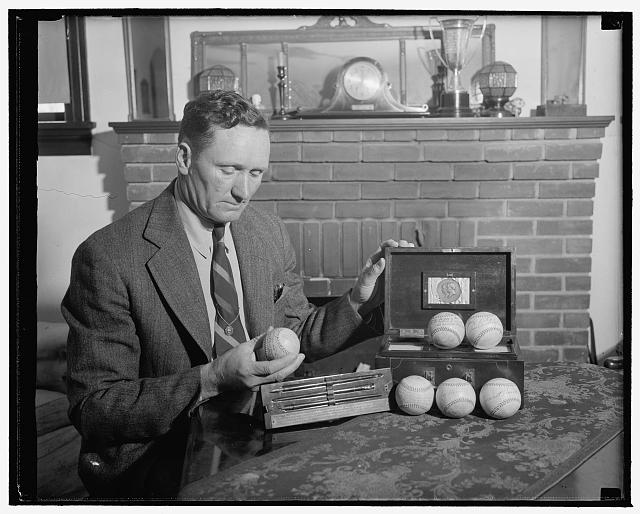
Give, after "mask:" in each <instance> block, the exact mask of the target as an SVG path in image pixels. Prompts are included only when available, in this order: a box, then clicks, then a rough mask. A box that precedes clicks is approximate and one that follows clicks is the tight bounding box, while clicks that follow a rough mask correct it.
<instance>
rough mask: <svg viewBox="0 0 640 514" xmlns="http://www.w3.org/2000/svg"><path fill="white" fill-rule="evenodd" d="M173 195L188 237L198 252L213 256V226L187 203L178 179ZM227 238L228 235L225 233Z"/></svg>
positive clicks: (227, 225)
mask: <svg viewBox="0 0 640 514" xmlns="http://www.w3.org/2000/svg"><path fill="white" fill-rule="evenodd" d="M173 196H174V197H175V199H176V204H177V205H178V214H179V215H180V220H181V221H182V225H183V226H184V229H185V232H186V233H187V238H188V239H189V242H190V243H191V246H193V247H194V248H195V249H196V250H197V251H198V253H200V254H201V255H202V256H203V257H205V258H207V259H208V258H209V257H210V256H211V247H212V242H213V241H212V238H211V232H212V230H213V227H212V226H211V225H209V224H207V223H206V222H205V221H204V220H203V219H202V218H200V217H199V216H198V215H197V214H196V213H195V212H193V211H192V210H191V208H190V207H189V206H188V205H187V204H186V203H185V201H184V200H183V199H182V196H181V195H180V189H179V188H178V183H177V181H176V182H175V184H174V186H173ZM228 228H229V223H228V222H227V223H225V234H226V233H227V232H228V230H226V229H228ZM225 238H226V235H225Z"/></svg>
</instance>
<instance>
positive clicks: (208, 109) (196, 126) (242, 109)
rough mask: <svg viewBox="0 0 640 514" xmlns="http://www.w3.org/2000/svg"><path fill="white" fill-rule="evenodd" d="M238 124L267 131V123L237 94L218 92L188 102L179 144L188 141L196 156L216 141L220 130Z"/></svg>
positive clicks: (256, 110) (181, 125)
mask: <svg viewBox="0 0 640 514" xmlns="http://www.w3.org/2000/svg"><path fill="white" fill-rule="evenodd" d="M236 125H244V126H246V127H256V128H262V129H265V130H267V129H268V124H267V120H266V119H265V118H264V117H263V116H262V113H261V112H260V111H259V110H258V109H256V108H255V107H254V106H253V104H252V103H251V102H249V101H248V100H247V99H246V98H244V97H243V96H241V95H239V94H238V93H235V92H234V91H224V90H222V89H217V90H215V91H209V92H207V93H202V94H201V95H200V96H198V97H197V98H196V99H195V100H191V101H190V102H187V103H186V105H185V106H184V114H183V116H182V121H181V122H180V132H179V133H178V142H182V141H183V140H184V139H187V140H188V142H189V144H190V145H191V149H192V151H193V152H195V153H196V154H197V153H198V152H199V151H200V150H202V148H204V147H206V146H207V145H209V144H211V143H212V142H213V138H214V135H215V130H216V129H217V128H223V129H230V128H233V127H235V126H236Z"/></svg>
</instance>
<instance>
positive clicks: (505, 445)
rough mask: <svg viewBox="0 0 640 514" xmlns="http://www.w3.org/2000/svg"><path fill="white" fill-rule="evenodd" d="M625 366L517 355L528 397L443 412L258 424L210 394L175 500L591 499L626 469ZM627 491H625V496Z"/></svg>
mask: <svg viewBox="0 0 640 514" xmlns="http://www.w3.org/2000/svg"><path fill="white" fill-rule="evenodd" d="M623 410H624V401H623V387H622V373H621V372H620V371H614V370H609V369H606V368H603V367H598V366H595V365H591V364H577V363H568V362H567V363H537V364H529V363H527V364H525V405H524V407H523V408H522V409H521V410H520V411H519V412H518V413H516V414H515V415H514V416H512V417H511V418H509V419H506V420H494V419H491V418H489V417H488V416H486V415H484V414H483V413H482V411H481V409H479V408H477V409H476V410H475V411H474V412H473V413H472V414H470V415H469V416H466V417H465V418H462V419H448V418H445V417H443V416H442V415H440V414H439V412H438V411H437V409H436V408H435V407H434V408H432V409H431V410H430V411H429V412H428V413H426V414H423V415H421V416H409V415H406V414H404V413H401V412H396V411H389V412H382V413H376V414H367V415H364V416H358V417H354V418H349V419H342V420H336V421H334V422H326V423H324V424H315V425H305V426H298V427H290V428H289V429H279V430H265V429H264V426H263V424H262V423H261V421H260V420H258V419H256V418H252V417H249V416H246V415H242V414H232V413H229V412H225V411H224V408H222V406H221V405H219V404H216V403H215V402H208V403H207V404H204V405H203V406H201V408H200V412H199V413H198V415H197V416H194V418H193V420H192V426H191V432H190V437H189V441H188V444H187V452H186V458H185V464H184V471H183V479H182V487H181V491H180V493H179V497H178V499H179V500H184V501H192V500H195V501H224V502H229V501H247V500H248V501H273V502H283V501H287V502H289V501H300V502H307V501H338V502H342V501H349V502H350V501H373V502H382V503H384V502H396V503H397V502H403V503H404V502H408V503H409V504H410V503H411V502H423V503H431V502H434V503H438V502H447V501H467V502H468V501H472V502H484V501H507V502H508V501H516V502H518V501H532V500H545V501H554V500H563V501H580V502H582V501H593V500H600V499H601V488H603V487H604V488H609V491H611V490H612V489H614V488H617V489H620V491H622V492H623V493H624V491H625V489H624V488H623V486H622V484H623V482H624V476H623V468H624V465H623V463H624V461H623V451H622V448H623V444H622V442H623V439H624V438H623V436H622V434H623ZM627 500H628V499H627Z"/></svg>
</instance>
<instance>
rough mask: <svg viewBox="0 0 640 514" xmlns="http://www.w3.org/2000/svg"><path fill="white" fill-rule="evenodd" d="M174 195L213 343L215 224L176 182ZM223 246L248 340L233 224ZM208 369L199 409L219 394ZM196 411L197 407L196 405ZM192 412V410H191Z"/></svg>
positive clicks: (203, 370) (202, 377)
mask: <svg viewBox="0 0 640 514" xmlns="http://www.w3.org/2000/svg"><path fill="white" fill-rule="evenodd" d="M173 195H174V197H175V199H176V203H177V205H178V215H179V216H180V219H181V221H182V225H183V226H184V229H185V232H186V233H187V239H188V240H189V244H190V245H191V250H192V252H193V258H194V259H195V262H196V268H197V269H198V276H199V278H200V285H201V286H202V293H203V294H204V301H205V303H206V306H207V315H208V317H209V329H210V331H211V343H212V344H213V342H214V341H215V323H216V308H215V306H214V304H213V298H212V295H211V259H212V251H213V240H212V236H211V233H212V231H213V225H212V224H208V223H207V222H206V221H205V220H203V219H201V218H200V217H199V216H197V215H196V214H195V213H194V212H193V211H192V210H191V209H190V208H189V207H188V206H187V204H186V203H185V202H184V200H183V199H182V196H181V195H180V190H179V189H178V186H177V183H176V185H175V187H174V190H173ZM224 244H225V247H226V250H227V257H228V259H229V264H230V265H231V272H232V274H233V281H234V284H235V286H236V293H237V295H238V307H239V310H240V313H239V314H240V320H241V321H242V326H243V328H244V332H245V334H244V335H245V338H246V340H247V341H248V340H249V334H248V333H247V328H246V327H247V323H246V320H245V314H244V295H243V292H242V277H241V276H240V266H239V265H238V255H237V254H236V247H235V245H234V243H233V235H232V233H231V229H230V223H226V224H225V231H224ZM207 368H208V366H203V367H202V368H201V372H200V396H199V398H198V401H197V403H196V406H197V405H199V404H200V403H202V402H203V401H205V400H207V399H208V398H211V397H212V396H216V395H217V394H218V391H217V389H215V388H212V387H211V386H209V385H208V382H209V381H208V380H205V376H206V373H207V371H208V369H207ZM194 408H195V406H194ZM190 410H193V408H192V409H190Z"/></svg>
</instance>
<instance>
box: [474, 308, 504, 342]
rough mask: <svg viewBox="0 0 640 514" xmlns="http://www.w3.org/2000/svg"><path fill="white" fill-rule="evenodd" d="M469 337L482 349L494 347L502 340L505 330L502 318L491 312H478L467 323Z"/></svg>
mask: <svg viewBox="0 0 640 514" xmlns="http://www.w3.org/2000/svg"><path fill="white" fill-rule="evenodd" d="M465 330H466V332H467V339H468V340H469V342H470V343H471V344H472V345H473V346H474V347H475V348H478V349H480V350H484V349H487V348H493V347H494V346H496V345H497V344H498V343H500V341H502V336H503V334H504V330H503V328H502V322H501V321H500V318H499V317H498V316H496V315H495V314H493V313H491V312H476V313H475V314H473V315H472V316H471V317H469V319H468V320H467V324H466V325H465Z"/></svg>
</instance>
